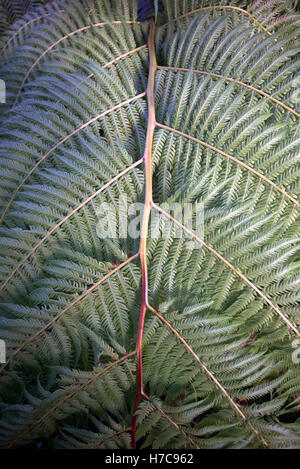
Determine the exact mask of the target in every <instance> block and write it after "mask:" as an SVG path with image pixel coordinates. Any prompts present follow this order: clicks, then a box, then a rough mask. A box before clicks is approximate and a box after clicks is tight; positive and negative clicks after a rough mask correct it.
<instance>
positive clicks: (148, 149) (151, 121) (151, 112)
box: [131, 19, 157, 449]
mask: <svg viewBox="0 0 300 469" xmlns="http://www.w3.org/2000/svg"><path fill="white" fill-rule="evenodd" d="M149 23H150V32H149V40H148V48H149V76H148V86H147V100H148V128H147V136H146V145H145V152H144V163H145V179H146V191H145V205H144V214H143V221H142V228H141V239H140V249H139V253H140V260H141V270H142V301H141V310H140V318H139V325H138V334H137V342H136V354H137V394H136V401H135V405H134V411H133V418H132V425H131V436H132V447H133V448H134V449H136V420H137V416H136V411H137V410H138V407H139V404H140V401H141V397H142V395H143V359H142V341H143V332H144V323H145V316H146V312H147V308H148V268H147V236H148V227H149V219H150V212H151V204H152V170H151V156H152V147H153V134H154V130H155V126H156V120H155V105H154V81H155V71H156V69H157V63H156V54H155V23H154V20H153V19H151V20H150V22H149Z"/></svg>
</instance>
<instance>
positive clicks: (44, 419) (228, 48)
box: [0, 0, 300, 449]
mask: <svg viewBox="0 0 300 469" xmlns="http://www.w3.org/2000/svg"><path fill="white" fill-rule="evenodd" d="M16 3H17V2H16ZM163 4H164V14H165V15H166V18H167V22H166V23H164V24H161V25H160V26H158V27H157V30H156V51H157V60H158V65H159V66H160V68H159V69H158V70H157V72H156V84H155V102H156V119H157V122H158V123H161V124H164V125H166V126H168V127H171V128H172V129H174V130H178V131H180V132H182V133H184V134H186V135H188V136H190V137H193V138H195V139H198V140H201V142H202V143H199V142H196V141H193V140H191V139H189V138H187V137H185V136H183V135H179V134H176V133H174V132H172V131H169V130H166V129H163V128H161V127H157V128H156V130H155V134H154V149H153V168H152V169H153V184H154V188H153V192H154V202H155V203H156V204H158V205H162V204H163V203H171V202H179V203H181V204H183V203H187V202H190V203H191V202H201V203H203V204H204V226H205V232H204V234H205V242H206V243H207V244H208V245H209V246H211V247H212V248H213V249H214V250H215V251H216V252H217V253H219V254H220V255H221V256H222V258H223V259H226V261H227V262H228V263H230V265H232V266H234V269H235V270H232V269H231V268H230V267H228V264H226V263H224V262H223V261H222V260H221V259H220V258H218V257H217V256H215V255H214V254H213V253H212V252H211V251H209V250H207V249H206V248H205V247H203V246H201V244H200V243H197V242H194V243H193V244H192V245H191V243H190V239H189V238H188V237H187V236H183V237H181V238H178V237H176V232H175V228H174V225H172V224H170V236H169V237H168V238H167V239H164V238H163V237H159V238H157V239H152V238H149V241H148V263H149V294H150V302H151V305H152V306H153V307H154V308H156V309H157V310H159V312H160V314H161V315H162V316H163V317H164V318H165V319H166V320H167V321H168V323H170V324H171V325H172V327H173V328H174V329H175V330H176V331H177V332H178V333H179V334H180V336H181V338H182V339H184V340H185V341H186V342H187V343H188V345H189V346H190V347H191V348H192V349H193V351H194V352H195V353H196V354H197V356H198V357H199V359H200V360H201V363H202V364H204V365H205V367H206V368H204V367H203V366H201V365H200V364H199V363H198V362H197V361H196V360H195V359H194V357H193V355H192V354H191V353H190V352H189V350H188V349H187V348H186V347H185V346H184V345H183V343H182V342H180V340H179V339H178V337H176V336H175V335H174V334H173V333H172V332H171V330H170V329H168V328H167V327H166V325H165V324H163V323H162V322H161V321H160V320H159V318H158V317H156V316H154V315H153V314H152V313H151V311H148V312H147V316H146V324H145V334H144V342H143V361H144V388H145V392H146V393H147V395H148V396H149V397H150V401H148V400H146V399H144V400H142V403H141V405H140V407H139V410H138V435H137V437H138V443H139V447H144V448H149V447H152V448H193V447H198V448H260V447H263V446H264V443H263V442H264V441H265V442H266V443H267V445H268V446H269V447H271V448H300V412H299V395H300V376H299V364H297V363H295V362H294V361H293V359H292V354H293V351H294V348H293V341H294V339H295V338H296V335H295V333H294V332H293V331H291V330H290V329H289V327H288V325H287V323H286V322H285V321H284V320H283V319H282V317H281V316H280V315H278V314H277V313H276V311H275V310H274V309H273V308H272V307H270V305H269V304H268V303H266V302H265V300H264V299H263V297H262V296H261V295H260V294H258V292H257V291H256V290H255V289H253V288H252V287H251V285H249V283H247V282H245V281H244V280H243V278H241V276H240V275H239V274H238V273H237V272H241V273H242V274H243V275H244V276H245V277H246V278H247V279H248V280H249V282H250V283H251V284H252V285H254V286H255V287H256V288H257V289H258V290H259V291H260V292H262V293H263V295H265V296H266V297H267V298H268V299H269V300H270V301H271V302H272V303H273V304H274V305H275V306H276V307H277V308H279V309H280V311H281V312H282V314H283V315H284V317H285V318H286V319H287V320H288V321H290V322H291V324H292V325H293V326H294V327H298V329H299V325H300V320H299V266H300V259H299V206H298V205H297V202H296V199H297V196H298V194H299V189H300V188H299V146H300V138H299V113H300V102H299V100H298V101H297V99H295V92H296V91H297V89H298V88H299V64H300V58H299V46H298V42H297V41H299V15H296V14H295V13H294V12H293V11H292V10H289V9H288V7H286V6H284V5H282V2H281V1H280V2H279V1H276V0H274V1H273V2H264V1H260V0H257V1H255V2H254V3H253V4H250V5H248V2H224V3H223V5H225V6H227V7H228V6H235V7H237V8H243V7H246V9H247V11H248V13H250V14H253V15H254V16H255V18H256V19H257V20H258V21H259V22H260V23H261V25H263V28H266V29H267V30H268V31H269V32H270V33H272V34H268V32H267V31H265V30H264V29H263V28H262V27H261V26H259V25H258V24H257V23H255V22H254V21H253V19H252V17H251V16H249V15H247V14H246V13H245V12H242V11H240V10H239V9H232V8H213V7H212V6H218V7H219V5H218V3H217V2H206V1H200V0H188V1H182V2H174V1H172V0H164V2H163ZM280 5H281V8H282V9H281V10H280V8H279V6H280ZM208 6H210V7H211V8H208ZM198 8H205V10H202V11H197V12H195V13H194V14H191V15H187V16H185V17H184V18H182V19H178V20H175V19H176V18H178V17H179V16H181V15H184V14H187V13H188V12H191V11H192V10H195V9H198ZM41 11H42V12H43V14H41ZM136 14H137V12H136V5H135V2H124V1H121V0H113V1H108V0H104V1H103V0H101V1H100V0H87V1H84V2H78V1H76V0H65V1H62V2H59V4H56V3H54V2H53V3H52V2H50V4H48V5H47V6H45V7H43V9H42V10H41V9H38V11H31V12H28V13H26V14H25V15H24V16H23V17H22V18H21V19H18V20H17V21H16V22H14V23H13V24H12V25H11V26H8V25H6V26H5V28H6V31H5V33H4V34H3V36H2V38H1V44H2V46H3V48H2V56H1V63H2V69H1V78H3V79H5V81H6V86H7V103H6V104H5V105H4V104H1V105H0V106H1V110H2V116H1V150H0V153H1V174H2V178H1V182H0V208H1V213H2V219H1V221H2V225H1V227H0V237H1V249H0V255H1V260H0V265H1V267H0V282H1V284H2V287H0V288H1V291H0V301H1V305H0V309H1V319H0V338H1V339H3V340H5V341H6V343H7V353H8V357H11V360H10V362H9V364H8V365H7V367H6V368H5V369H4V370H3V371H2V373H1V377H0V417H1V421H0V444H1V446H2V447H15V446H25V445H27V446H29V447H30V446H31V445H34V446H38V447H50V448H90V447H98V448H101V449H102V448H103V449H104V448H108V449H109V448H130V447H131V440H130V434H129V433H128V429H129V427H130V425H131V419H132V412H133V406H134V402H135V395H136V358H135V355H134V351H135V346H136V345H135V344H136V335H137V325H138V317H139V305H140V301H141V291H140V290H141V288H140V286H141V279H140V278H141V272H140V265H139V261H138V259H134V260H133V261H132V262H130V263H128V264H126V265H125V266H124V267H122V268H120V269H118V267H119V266H120V264H122V263H123V262H125V261H126V259H128V258H130V257H131V256H133V255H134V254H135V253H136V252H137V251H138V246H139V240H138V239H131V238H125V239H100V237H99V236H98V234H97V225H98V222H99V210H101V207H102V206H103V203H105V202H106V203H109V204H111V205H110V206H111V207H113V208H115V210H116V211H117V212H118V213H119V211H120V210H121V209H122V208H120V204H119V200H120V197H121V198H125V197H126V198H127V200H128V203H133V202H142V201H143V197H144V193H143V192H144V171H143V167H142V165H136V166H135V167H134V168H132V169H131V170H130V171H129V172H128V173H127V174H125V175H124V176H122V177H120V178H119V179H118V180H117V181H116V182H114V183H113V184H111V185H108V186H107V187H106V188H105V190H103V191H101V192H99V193H98V192H97V191H99V189H101V188H102V187H103V186H104V185H105V184H106V183H108V182H109V181H110V180H111V179H112V178H114V177H115V176H116V175H118V174H120V173H121V172H122V171H124V170H126V168H128V167H130V166H131V165H133V164H134V163H135V162H138V161H139V160H140V158H141V157H142V155H143V152H144V145H145V133H146V127H147V101H146V97H145V94H144V91H145V89H146V86H147V76H148V54H147V48H146V47H140V46H143V45H145V44H146V42H147V37H148V25H147V22H145V23H142V24H138V23H136V21H135V19H136ZM162 22H163V21H160V19H159V18H158V24H160V23H162ZM136 48H139V49H138V50H136V51H135V49H136ZM129 51H134V52H133V53H131V54H128V55H126V56H125V57H122V58H120V56H123V55H124V54H126V53H127V52H129ZM116 58H118V60H117V61H115V59H116ZM112 61H113V63H111V62H112ZM166 67H179V68H183V69H192V70H198V71H201V72H204V73H201V74H199V73H193V72H192V71H190V72H187V71H178V70H171V69H168V68H166ZM212 74H214V75H212ZM216 75H217V76H216ZM228 78H232V79H233V80H232V81H230V80H228ZM260 91H262V92H263V93H264V94H263V95H262V94H261V93H260ZM296 94H297V93H296ZM140 95H141V96H140ZM131 98H134V99H132V101H130V102H127V101H128V100H129V99H131ZM122 103H123V104H122ZM124 103H125V104H124ZM120 104H122V106H120V107H119V108H118V109H115V106H118V105H120ZM106 111H109V112H108V113H106ZM97 116H98V117H97ZM226 155H229V156H232V157H234V158H236V159H237V160H238V162H236V161H234V160H232V159H230V158H229V157H228V156H226ZM239 162H242V163H243V164H244V165H241V164H239ZM252 169H254V170H255V171H256V173H254V172H253V171H251V170H252ZM270 182H271V183H272V184H271V183H270ZM96 193H97V195H95V194H96ZM286 194H288V196H289V197H287V196H286ZM94 195H95V196H94ZM91 196H93V197H92V198H91ZM194 215H195V214H194ZM163 223H169V222H168V221H167V220H166V219H164V218H163V217H160V218H159V219H158V224H159V227H160V228H161V229H162V228H163ZM114 269H115V270H116V273H114V274H112V275H110V273H111V272H112V271H114ZM107 275H109V276H108V277H107V278H106V276H107ZM101 279H103V282H102V283H100V284H99V285H98V283H99V281H101ZM49 324H50V325H49ZM24 344H25V345H24ZM20 347H21V348H22V350H20V351H19V352H16V351H17V350H18V349H19V348H20ZM128 354H130V355H128ZM123 357H124V360H122V361H121V359H122V358H123ZM206 370H208V371H209V373H211V374H212V375H213V376H214V378H215V380H216V381H217V382H218V383H219V384H220V385H221V386H222V388H223V389H225V390H226V393H227V395H226V394H225V393H224V392H222V391H221V389H220V387H219V386H218V385H216V381H214V380H212V379H211V376H210V375H209V374H208V372H207V371H206ZM228 396H229V397H230V399H231V400H232V401H233V402H234V403H235V404H236V406H237V407H238V408H239V409H240V410H241V412H242V414H243V415H244V416H245V420H244V419H243V418H241V415H240V414H239V413H237V412H236V410H235V408H234V407H233V406H232V403H231V401H230V399H228ZM166 415H167V416H168V417H169V419H168V418H166ZM170 419H171V420H170ZM172 422H173V423H172ZM253 429H254V430H255V431H254V430H253Z"/></svg>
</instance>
